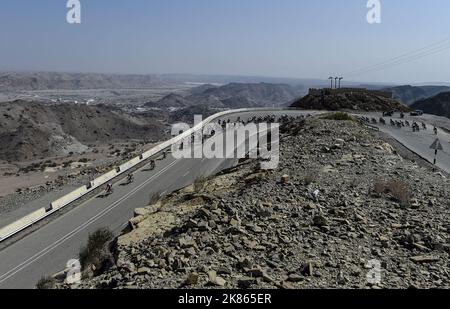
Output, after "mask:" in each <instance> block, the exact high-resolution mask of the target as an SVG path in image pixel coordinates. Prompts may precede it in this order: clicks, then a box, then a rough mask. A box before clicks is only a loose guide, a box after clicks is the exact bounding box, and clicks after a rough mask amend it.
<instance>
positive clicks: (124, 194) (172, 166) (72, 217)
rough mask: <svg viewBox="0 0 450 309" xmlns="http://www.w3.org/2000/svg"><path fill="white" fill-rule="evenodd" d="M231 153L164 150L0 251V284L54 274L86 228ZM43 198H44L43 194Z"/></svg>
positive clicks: (212, 167)
mask: <svg viewBox="0 0 450 309" xmlns="http://www.w3.org/2000/svg"><path fill="white" fill-rule="evenodd" d="M307 113H310V112H306V111H279V110H278V111H269V110H268V111H258V112H245V113H241V114H237V115H233V116H227V118H230V119H232V120H234V119H235V118H237V117H238V116H240V117H242V119H244V118H245V117H250V116H264V115H266V114H278V115H283V114H292V115H300V114H307ZM234 163H235V160H234V159H211V160H206V159H180V160H176V159H174V158H173V157H172V156H170V155H168V156H167V158H166V159H164V160H163V161H160V162H158V163H157V168H156V169H155V170H153V171H146V167H144V168H142V169H140V170H138V171H137V172H135V173H134V175H135V180H134V182H133V183H132V184H130V185H125V184H124V182H125V181H122V183H120V182H119V183H118V184H117V185H116V186H115V188H114V193H113V194H112V195H110V196H109V197H105V198H101V197H100V196H95V197H93V198H91V199H89V200H87V201H85V202H83V203H82V204H81V205H79V206H77V207H76V208H74V209H73V210H70V211H69V212H67V213H66V214H64V215H62V216H60V217H58V218H56V219H55V220H53V221H51V222H50V223H48V224H47V225H45V226H43V227H42V228H40V229H39V230H36V231H35V232H33V233H31V234H30V235H28V236H26V237H24V238H22V239H20V240H18V241H17V242H15V243H14V244H12V245H11V246H9V247H6V248H5V249H4V250H2V251H1V252H0V261H1V262H0V288H2V289H5V288H6V289H12V288H34V286H35V284H36V282H37V281H38V280H39V279H40V278H41V277H42V276H44V275H49V274H54V273H57V272H59V271H61V270H63V269H64V268H65V267H66V264H67V262H68V261H69V260H71V259H73V258H77V256H78V252H79V250H80V248H81V247H82V246H83V245H84V244H85V243H86V242H87V238H88V235H89V233H92V232H93V231H95V230H97V229H99V228H102V227H108V228H109V229H110V230H112V231H114V232H115V233H117V234H118V233H120V231H121V230H123V228H124V227H125V226H126V224H127V222H128V220H129V219H130V218H132V217H133V210H134V209H135V208H138V207H144V206H147V205H148V204H149V201H150V198H151V197H152V196H154V195H155V194H158V195H161V196H163V195H165V194H168V193H171V192H173V191H175V190H178V189H180V188H183V187H185V186H187V185H190V184H192V183H193V182H194V181H195V179H197V178H198V177H199V176H208V175H213V174H215V173H217V172H219V171H220V170H222V169H224V168H227V167H231V166H232V165H233V164H234ZM44 200H46V199H44Z"/></svg>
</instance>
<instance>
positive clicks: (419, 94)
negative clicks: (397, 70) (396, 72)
mask: <svg viewBox="0 0 450 309" xmlns="http://www.w3.org/2000/svg"><path fill="white" fill-rule="evenodd" d="M388 90H389V91H392V92H393V94H394V99H396V100H398V101H400V102H402V103H404V104H406V105H412V104H413V103H415V102H417V101H419V100H423V99H427V98H431V97H434V96H435V95H438V94H439V93H442V92H446V91H450V87H448V86H398V87H392V88H389V89H388Z"/></svg>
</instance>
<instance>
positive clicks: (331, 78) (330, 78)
mask: <svg viewBox="0 0 450 309" xmlns="http://www.w3.org/2000/svg"><path fill="white" fill-rule="evenodd" d="M328 79H329V80H331V89H333V77H331V76H330V77H328Z"/></svg>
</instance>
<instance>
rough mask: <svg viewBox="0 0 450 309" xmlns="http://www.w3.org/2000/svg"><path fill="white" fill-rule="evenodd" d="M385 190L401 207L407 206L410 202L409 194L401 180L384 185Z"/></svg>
mask: <svg viewBox="0 0 450 309" xmlns="http://www.w3.org/2000/svg"><path fill="white" fill-rule="evenodd" d="M386 190H388V191H389V192H390V193H391V194H392V196H393V197H394V198H395V199H396V200H397V201H398V202H399V204H400V205H401V206H408V205H409V203H410V201H411V192H410V190H409V188H408V186H407V185H406V184H405V183H404V182H402V181H401V180H398V179H396V180H391V181H388V182H387V183H386Z"/></svg>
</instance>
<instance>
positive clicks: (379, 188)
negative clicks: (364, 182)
mask: <svg viewBox="0 0 450 309" xmlns="http://www.w3.org/2000/svg"><path fill="white" fill-rule="evenodd" d="M385 190H386V183H385V182H384V181H382V180H377V181H375V184H374V186H373V192H375V193H376V194H378V195H380V194H382V193H384V191H385Z"/></svg>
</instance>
